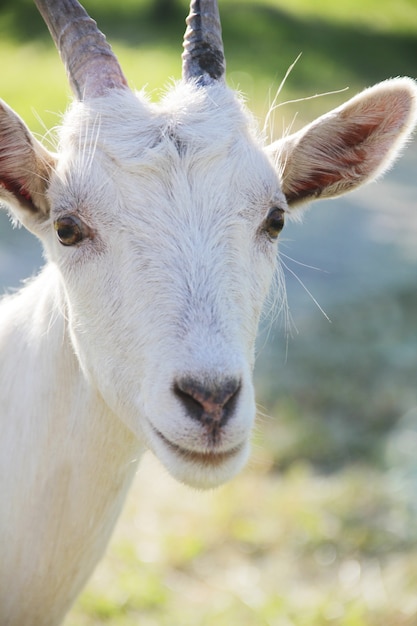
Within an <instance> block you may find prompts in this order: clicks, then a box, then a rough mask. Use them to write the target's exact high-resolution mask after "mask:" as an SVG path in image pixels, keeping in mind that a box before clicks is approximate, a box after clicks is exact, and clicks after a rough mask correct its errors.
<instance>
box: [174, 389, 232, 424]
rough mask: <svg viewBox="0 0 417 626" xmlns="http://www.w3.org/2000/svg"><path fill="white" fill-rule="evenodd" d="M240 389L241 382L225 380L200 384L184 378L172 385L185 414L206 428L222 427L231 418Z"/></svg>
mask: <svg viewBox="0 0 417 626" xmlns="http://www.w3.org/2000/svg"><path fill="white" fill-rule="evenodd" d="M240 389H241V381H240V379H237V378H227V379H222V380H221V381H207V382H202V381H201V380H197V379H195V378H191V377H186V378H181V379H180V380H177V381H176V382H175V384H174V393H175V395H176V396H177V398H178V399H179V400H180V401H181V404H182V405H183V407H184V408H185V410H186V412H187V414H188V415H189V416H190V417H192V418H193V419H195V420H198V421H199V422H201V423H202V424H204V425H206V426H216V427H218V426H223V425H224V424H225V423H226V422H227V420H228V419H229V418H230V417H231V416H232V414H233V411H234V410H235V407H236V402H237V399H238V396H239V392H240Z"/></svg>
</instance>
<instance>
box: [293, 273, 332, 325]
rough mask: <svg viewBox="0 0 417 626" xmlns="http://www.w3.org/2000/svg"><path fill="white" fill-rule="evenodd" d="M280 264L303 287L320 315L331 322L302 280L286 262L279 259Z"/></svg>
mask: <svg viewBox="0 0 417 626" xmlns="http://www.w3.org/2000/svg"><path fill="white" fill-rule="evenodd" d="M281 263H282V265H283V266H284V267H285V269H286V270H287V271H288V272H289V273H290V274H291V276H293V277H294V278H295V280H296V281H297V282H298V283H299V284H300V285H301V287H302V288H303V289H304V291H305V292H306V294H307V295H308V296H309V297H310V298H311V299H312V301H313V302H314V304H315V305H316V307H317V308H318V310H319V311H320V312H321V313H322V315H324V317H325V318H326V320H327V321H328V322H330V323H331V322H332V320H331V319H330V317H329V316H328V315H327V313H326V311H325V310H324V309H323V307H322V306H321V305H320V304H319V302H318V301H317V299H316V298H315V297H314V296H313V294H312V293H311V291H310V290H309V289H308V287H307V286H306V285H305V284H304V282H303V281H302V280H301V278H300V277H299V276H297V274H296V273H295V272H294V271H293V270H292V269H291V268H290V267H289V266H288V265H287V264H286V263H284V261H281Z"/></svg>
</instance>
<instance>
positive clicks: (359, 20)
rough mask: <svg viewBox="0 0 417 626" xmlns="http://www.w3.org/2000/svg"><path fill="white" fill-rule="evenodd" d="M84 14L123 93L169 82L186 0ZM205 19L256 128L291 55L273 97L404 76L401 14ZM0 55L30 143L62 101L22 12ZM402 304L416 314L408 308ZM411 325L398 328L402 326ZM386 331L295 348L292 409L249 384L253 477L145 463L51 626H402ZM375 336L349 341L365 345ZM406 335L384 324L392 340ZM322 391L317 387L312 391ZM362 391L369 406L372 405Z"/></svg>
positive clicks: (353, 4)
mask: <svg viewBox="0 0 417 626" xmlns="http://www.w3.org/2000/svg"><path fill="white" fill-rule="evenodd" d="M85 4H86V6H87V8H88V10H89V11H90V12H91V13H92V14H93V15H94V17H95V18H96V19H97V21H98V22H99V24H100V26H101V27H102V28H103V30H104V31H105V32H106V34H107V35H108V38H109V40H110V41H111V43H112V44H113V46H114V49H115V51H116V53H117V54H118V56H119V58H120V61H121V63H122V66H123V68H124V70H125V73H126V75H127V76H128V77H129V80H130V82H131V84H132V85H134V86H137V87H141V86H142V85H145V84H146V85H147V86H148V89H149V90H150V92H151V93H153V94H154V95H155V97H156V95H157V92H158V91H159V90H160V89H161V88H164V86H165V85H166V84H167V79H168V77H170V76H172V77H174V78H178V77H179V76H180V71H181V66H180V53H181V37H182V32H183V30H184V28H183V22H184V15H185V14H186V4H187V2H186V0H177V1H176V2H175V1H174V0H173V2H172V11H171V13H170V18H169V20H162V22H161V23H159V24H157V23H156V20H155V12H154V5H153V3H152V2H151V0H118V2H115V1H114V0H89V1H86V3H85ZM220 8H221V12H222V23H223V31H224V42H225V49H226V55H227V61H228V80H229V82H230V84H231V85H232V86H236V87H239V88H241V89H242V90H243V91H244V92H245V93H247V95H248V100H249V104H250V106H251V108H252V109H253V110H254V111H255V112H256V113H257V114H258V115H259V116H261V115H264V114H265V113H266V111H267V110H268V106H269V104H270V102H271V100H272V99H273V95H274V93H275V90H276V89H277V87H278V85H279V83H280V81H281V79H282V77H283V76H284V75H285V72H286V70H287V68H288V67H289V66H290V65H291V63H292V62H293V61H294V59H295V58H296V57H297V56H298V54H299V53H300V52H302V53H303V55H302V57H301V59H300V61H299V62H298V63H297V65H296V67H295V69H294V71H293V72H292V74H291V76H290V78H289V79H288V81H287V84H286V86H285V89H284V91H283V98H284V100H291V99H294V98H300V97H304V96H308V95H312V94H315V93H318V92H323V91H324V92H327V91H331V90H333V89H339V88H343V87H346V86H350V88H351V93H353V92H354V91H356V90H358V89H361V88H362V87H364V86H366V85H368V84H370V83H372V82H375V81H377V80H382V79H384V78H387V77H389V76H395V75H398V74H406V75H407V74H408V75H411V76H413V75H414V76H415V74H416V70H415V59H416V58H417V36H416V35H417V5H416V3H415V1H414V0H397V1H396V2H390V1H389V0H379V1H378V0H366V2H364V0H350V1H349V2H347V1H343V0H341V1H338V2H330V0H317V1H316V2H314V3H313V2H311V0H308V1H307V0H292V2H290V3H289V2H284V0H262V1H258V2H255V0H223V1H221V2H220ZM0 58H1V59H2V75H1V95H2V97H3V98H4V99H5V100H6V101H7V102H8V103H9V104H10V105H11V106H13V107H14V108H15V109H16V110H17V111H18V112H19V113H20V115H22V117H24V119H25V120H26V121H27V123H28V124H29V125H30V127H31V128H32V129H33V130H34V131H35V132H37V133H39V134H42V135H43V134H45V133H46V129H50V128H53V127H54V126H55V125H56V124H57V123H59V120H60V114H61V113H62V112H63V111H64V110H65V107H66V104H67V102H68V98H69V91H68V87H67V83H66V79H65V75H64V71H63V68H62V66H61V63H60V61H59V59H58V56H57V54H56V52H55V51H54V50H53V48H52V45H51V43H50V41H49V37H48V35H47V33H46V31H45V28H44V26H43V25H42V22H41V20H40V18H39V17H38V15H37V13H36V11H35V10H34V8H33V6H32V3H31V1H30V0H20V1H19V2H18V3H17V2H14V1H12V0H8V1H3V2H2V4H1V11H0ZM345 97H346V94H343V95H339V96H331V97H327V98H326V99H324V100H322V99H318V100H312V101H309V102H305V103H300V104H297V105H288V106H284V107H282V109H281V110H280V113H281V114H282V117H283V118H284V120H285V121H284V124H288V123H290V122H291V120H292V119H293V116H294V113H295V111H297V110H298V111H299V118H300V120H302V119H311V118H312V117H313V116H315V115H317V114H318V113H322V112H324V111H325V110H327V109H329V108H331V107H332V106H333V105H334V104H337V103H340V102H341V101H342V100H343V99H344V98H345ZM280 130H281V125H277V132H278V133H279V132H280ZM403 297H404V298H406V297H408V296H407V295H404V296H403ZM380 304H381V307H382V303H380ZM407 307H409V309H408V310H414V309H413V307H414V308H415V298H414V300H413V303H412V304H411V305H407ZM413 315H414V317H413ZM413 315H412V316H411V317H412V319H413V320H414V322H413V321H411V322H410V321H409V322H408V324H409V326H407V328H409V327H411V325H412V324H414V326H413V327H414V328H415V314H413ZM370 318H371V314H370V313H369V312H368V314H367V317H366V319H370ZM386 319H387V317H384V318H383V319H382V318H381V319H380V321H379V322H378V324H379V325H380V326H381V328H379V330H378V337H379V339H376V342H374V343H373V344H372V346H373V348H370V349H369V350H368V351H367V354H366V355H365V356H364V359H363V361H361V362H360V363H359V364H358V363H357V362H356V363H354V364H353V365H352V362H349V363H350V365H348V363H347V362H346V360H345V355H347V354H348V353H349V350H350V349H351V348H352V346H351V343H350V342H351V337H352V333H353V330H352V327H350V328H347V327H346V324H349V316H348V315H344V316H343V321H344V327H338V328H337V327H333V329H332V332H333V336H332V337H331V345H334V346H335V349H334V351H333V352H331V351H330V350H329V351H327V344H326V352H328V358H327V361H326V363H321V362H320V363H319V357H320V356H322V352H323V351H322V348H321V345H320V349H319V351H318V352H317V346H316V348H315V349H309V348H307V349H306V348H305V346H304V347H303V354H302V355H301V354H300V356H299V357H298V358H299V361H298V370H297V371H298V374H299V376H300V379H301V378H303V377H304V378H303V380H305V381H307V382H306V385H305V387H304V389H303V390H302V392H300V391H299V390H298V391H297V390H295V389H294V390H291V389H289V387H288V386H287V394H288V390H290V391H291V396H290V397H289V396H288V395H287V396H286V397H284V394H283V393H281V392H282V388H281V389H280V396H277V389H278V385H277V388H276V389H275V390H274V394H272V392H271V390H270V388H268V387H267V385H264V388H263V393H264V395H263V399H264V401H265V403H266V404H267V410H268V412H270V413H271V414H273V415H280V419H279V420H278V419H276V420H275V421H274V420H271V419H266V418H264V419H263V420H262V422H263V423H262V424H261V426H260V429H259V432H258V433H257V436H256V441H255V451H254V455H253V460H252V463H251V467H250V468H249V469H247V470H246V471H245V472H244V473H243V474H242V475H241V476H240V477H238V478H237V479H235V480H234V481H233V482H232V483H231V484H229V485H226V486H224V487H223V488H221V489H219V490H216V491H214V492H211V493H208V494H207V493H204V494H203V493H195V492H193V491H191V490H188V489H186V488H185V487H183V486H181V485H178V484H176V483H174V482H173V481H172V480H171V479H170V477H169V476H167V475H166V474H165V473H164V472H163V470H161V468H160V467H159V466H158V464H157V463H156V461H154V460H153V459H152V458H151V457H147V458H146V460H145V463H144V465H143V467H142V468H141V470H140V473H139V476H138V480H137V481H136V483H135V485H134V487H133V489H132V491H131V493H130V496H129V499H128V503H127V506H126V509H125V511H124V513H123V516H122V518H121V520H120V523H119V525H118V527H117V530H116V533H115V535H114V538H113V540H112V542H111V545H110V547H109V550H108V554H107V556H106V558H105V559H104V560H103V561H102V563H101V564H100V565H99V567H98V569H97V571H96V573H95V575H94V576H93V578H92V580H91V581H90V583H89V585H88V587H87V589H86V590H85V592H84V593H83V594H82V596H81V597H80V599H79V600H78V601H77V603H76V605H75V607H74V608H73V610H72V612H71V613H70V615H69V616H68V618H67V620H66V622H65V626H99V625H105V624H111V625H112V626H133V625H135V626H136V625H137V624H138V623H140V625H141V626H188V625H190V626H191V625H193V626H206V625H207V626H209V625H210V626H212V624H216V626H232V625H233V626H234V625H235V624H239V626H326V625H329V626H413V625H414V624H416V623H417V601H416V595H415V588H416V584H417V563H416V559H415V558H413V557H412V552H413V549H414V546H415V542H416V539H417V537H416V530H415V514H416V511H415V505H414V504H413V498H412V494H413V493H414V492H415V487H416V484H415V483H416V472H415V466H414V463H413V459H414V448H413V446H411V448H410V442H411V444H412V443H413V442H415V439H416V432H415V429H414V424H415V422H416V416H415V415H414V414H412V415H411V414H409V415H408V417H407V416H405V417H404V419H403V420H400V421H398V423H397V425H396V428H395V429H394V430H393V431H390V430H389V428H388V426H387V423H388V422H390V419H391V415H392V411H391V408H392V407H391V405H390V402H394V400H393V399H392V398H391V397H390V396H389V393H388V392H387V388H388V387H387V385H388V383H387V378H386V376H388V374H387V371H385V372H382V370H379V369H378V368H377V367H375V364H378V363H379V362H386V360H387V353H386V348H385V344H383V345H382V344H381V343H380V339H381V337H384V328H382V327H383V326H384V324H386ZM384 320H385V321H384ZM395 323H396V322H395V320H394V322H393V324H394V325H395ZM378 324H376V323H375V324H373V325H371V327H365V328H364V329H363V332H362V334H358V335H357V339H356V341H357V342H359V344H361V345H363V344H364V343H366V345H367V346H369V345H370V338H372V334H373V332H374V331H375V329H376V328H377V325H378ZM404 324H405V321H404V320H402V321H401V320H400V321H399V323H398V324H397V326H398V328H399V329H400V330H401V331H404V329H405V325H404ZM375 332H376V331H375ZM403 335H404V336H403V338H402V339H401V341H403V343H404V345H406V344H407V345H409V346H413V345H414V344H415V338H414V336H411V335H407V334H406V333H405V331H404V333H403ZM317 336H318V339H319V343H320V342H323V341H324V339H323V338H322V336H321V335H320V332H319V331H317ZM395 341H396V343H397V345H399V343H400V338H399V337H398V336H397V337H396V338H395ZM378 342H379V343H378ZM337 347H340V348H341V349H343V352H340V353H338V352H337ZM388 351H389V352H390V353H392V351H391V347H390V348H389V350H388ZM296 356H297V355H296ZM393 358H394V361H395V358H396V354H395V353H394V356H393ZM367 359H368V360H367ZM394 361H393V362H392V363H391V364H390V371H391V372H392V371H393V370H394V368H395V367H397V366H396V364H395V362H394ZM400 362H402V360H401V357H398V363H400ZM410 363H411V365H410V366H409V367H404V368H403V369H400V370H399V374H398V386H399V391H398V393H401V394H406V391H405V390H404V389H403V388H402V387H401V384H402V381H404V380H405V378H407V380H408V377H410V376H411V377H412V375H413V374H412V372H413V371H415V370H413V369H412V367H413V365H412V363H414V361H412V360H410ZM323 368H327V369H323ZM336 371H338V372H339V373H340V375H339V376H336V375H335V372H336ZM372 372H373V377H371V373H372ZM380 374H381V376H380ZM384 376H385V377H384ZM323 380H327V381H328V384H327V385H326V386H322V387H320V386H319V382H320V381H323ZM396 380H397V379H396ZM342 382H343V385H342ZM287 383H288V381H285V380H284V381H283V384H284V385H285V384H287ZM395 384H397V383H395ZM260 386H261V387H262V384H261V385H260ZM409 388H411V389H413V384H412V383H411V385H409ZM370 389H371V390H372V393H371V392H370ZM413 393H415V392H411V395H410V398H411V400H410V402H413V401H414V398H415V395H412V394H413ZM367 394H369V396H372V397H373V398H375V399H376V401H375V402H374V403H372V404H371V405H370V406H368V405H367V403H366V395H367ZM378 402H379V404H378ZM395 402H397V399H396V400H395ZM364 404H365V405H367V412H366V411H365V413H361V415H363V420H364V421H363V423H362V424H361V423H358V422H356V423H355V422H353V421H352V420H350V419H349V417H350V416H349V415H348V413H347V407H352V405H354V406H355V407H356V408H357V407H359V406H361V405H362V406H363V405H364ZM307 407H308V409H307ZM355 410H356V409H355ZM390 411H391V413H390ZM301 415H303V416H304V417H303V418H301ZM375 416H377V418H378V419H376V420H375ZM373 420H375V421H373ZM381 434H383V435H384V436H383V437H382V436H381ZM376 442H377V443H376ZM392 467H395V468H396V469H395V470H393V469H392Z"/></svg>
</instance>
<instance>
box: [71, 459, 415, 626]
mask: <svg viewBox="0 0 417 626" xmlns="http://www.w3.org/2000/svg"><path fill="white" fill-rule="evenodd" d="M271 462H272V459H271V458H268V456H267V455H266V454H265V453H261V452H259V454H258V456H257V461H256V462H253V464H252V468H250V469H248V470H246V471H245V472H244V473H243V475H242V476H241V477H240V478H239V479H237V480H235V481H234V482H233V483H231V484H229V485H226V486H225V487H223V488H221V489H219V490H217V491H215V492H212V493H209V494H202V493H195V492H192V491H191V490H188V489H186V488H185V487H182V486H181V485H178V484H176V483H175V482H174V481H173V480H172V479H170V478H169V477H168V476H167V475H166V474H165V472H164V471H163V470H161V469H160V468H159V466H158V465H157V463H156V461H155V460H154V459H152V458H151V457H148V458H147V459H146V460H145V463H144V467H142V469H141V472H140V474H139V477H138V480H137V482H136V484H135V485H134V488H133V490H132V492H131V494H130V497H129V500H128V504H127V507H126V510H125V513H124V515H123V517H122V519H121V521H120V523H119V526H118V529H117V531H116V533H115V535H114V538H113V540H112V543H111V546H110V549H109V552H108V555H107V557H106V559H105V560H104V561H103V562H102V563H101V564H100V565H99V567H98V569H97V571H96V573H95V575H94V576H93V579H92V580H91V581H90V583H89V586H88V588H87V590H86V591H85V592H84V594H83V595H82V596H81V598H80V599H79V601H78V603H77V605H76V606H75V608H74V609H73V612H72V614H70V616H69V617H68V619H67V621H66V622H65V626H93V625H94V626H97V625H99V624H100V625H101V624H103V625H104V624H112V625H116V624H117V626H133V625H134V624H137V623H140V624H141V626H172V625H180V626H196V625H198V626H211V625H212V624H216V625H219V626H230V625H231V624H239V625H240V626H290V625H291V626H325V625H329V626H330V625H331V626H382V625H385V624H387V625H388V624H389V625H390V626H406V625H408V626H412V625H413V624H415V620H416V618H417V602H416V599H415V593H414V591H415V585H416V583H417V563H416V560H415V559H413V558H410V551H413V549H414V545H415V541H416V530H415V524H413V519H414V514H415V512H413V511H411V510H410V509H409V508H408V506H407V503H406V502H404V501H403V500H402V493H403V491H402V489H399V483H398V480H397V477H396V476H395V475H391V474H385V475H382V474H381V473H380V472H376V471H375V470H372V469H371V468H369V467H365V466H356V467H346V468H345V469H344V470H342V471H341V472H338V473H336V474H332V475H327V476H324V475H320V474H318V473H316V472H315V470H314V469H313V468H312V466H310V465H308V464H303V463H294V464H293V465H292V466H291V467H290V468H289V469H288V470H287V471H286V472H284V473H281V474H276V473H274V472H271ZM144 503H145V504H144Z"/></svg>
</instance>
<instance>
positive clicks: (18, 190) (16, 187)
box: [0, 179, 32, 204]
mask: <svg viewBox="0 0 417 626" xmlns="http://www.w3.org/2000/svg"><path fill="white" fill-rule="evenodd" d="M0 187H3V189H6V190H7V191H10V193H12V194H13V195H14V196H21V197H22V198H24V199H25V200H27V202H30V203H31V204H32V196H31V195H30V193H29V192H28V190H27V189H26V187H24V185H22V184H21V183H20V182H18V181H10V180H6V179H3V180H1V181H0Z"/></svg>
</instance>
